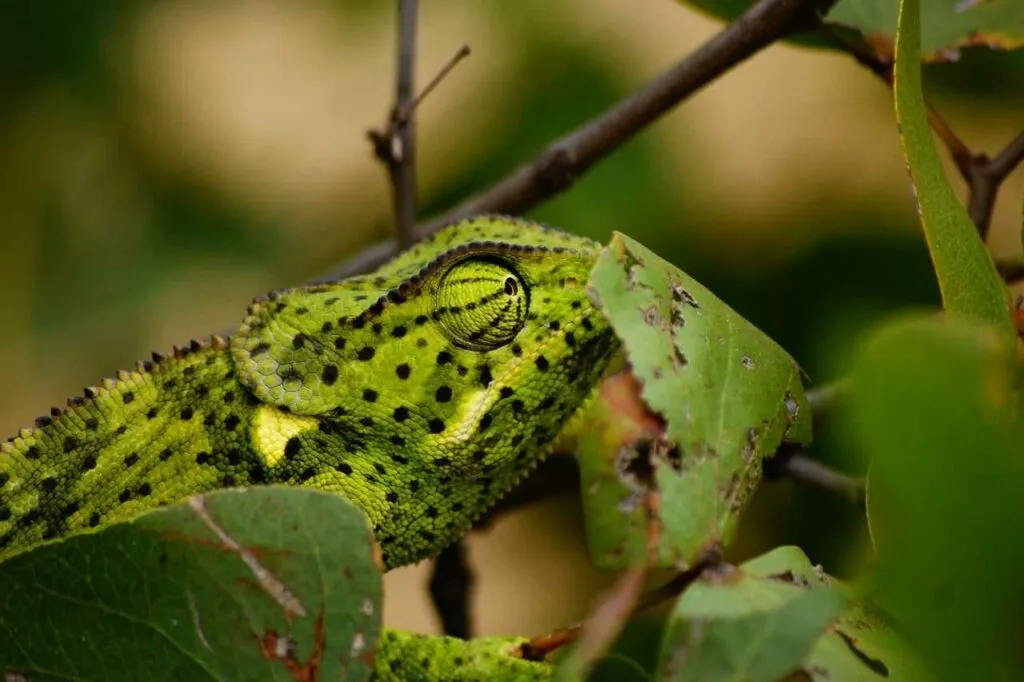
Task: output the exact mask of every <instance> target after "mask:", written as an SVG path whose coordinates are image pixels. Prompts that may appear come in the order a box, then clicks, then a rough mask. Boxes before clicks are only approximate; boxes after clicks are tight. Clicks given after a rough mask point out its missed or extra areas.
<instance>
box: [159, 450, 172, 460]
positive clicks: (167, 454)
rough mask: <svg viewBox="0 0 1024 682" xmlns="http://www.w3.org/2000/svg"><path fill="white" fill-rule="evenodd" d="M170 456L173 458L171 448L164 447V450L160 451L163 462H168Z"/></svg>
mask: <svg viewBox="0 0 1024 682" xmlns="http://www.w3.org/2000/svg"><path fill="white" fill-rule="evenodd" d="M170 458H171V449H170V448H164V451H163V452H161V453H160V461H161V462H166V461H167V460H168V459H170Z"/></svg>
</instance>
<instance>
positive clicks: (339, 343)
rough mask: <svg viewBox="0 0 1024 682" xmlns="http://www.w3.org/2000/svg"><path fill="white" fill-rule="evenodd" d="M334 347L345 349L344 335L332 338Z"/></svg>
mask: <svg viewBox="0 0 1024 682" xmlns="http://www.w3.org/2000/svg"><path fill="white" fill-rule="evenodd" d="M334 347H335V348H337V349H338V350H344V349H345V337H344V336H339V337H338V338H336V339H334Z"/></svg>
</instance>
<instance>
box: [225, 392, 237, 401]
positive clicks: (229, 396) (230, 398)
mask: <svg viewBox="0 0 1024 682" xmlns="http://www.w3.org/2000/svg"><path fill="white" fill-rule="evenodd" d="M234 399H235V394H234V392H232V391H228V392H227V393H225V394H224V402H226V403H230V402H232V401H234Z"/></svg>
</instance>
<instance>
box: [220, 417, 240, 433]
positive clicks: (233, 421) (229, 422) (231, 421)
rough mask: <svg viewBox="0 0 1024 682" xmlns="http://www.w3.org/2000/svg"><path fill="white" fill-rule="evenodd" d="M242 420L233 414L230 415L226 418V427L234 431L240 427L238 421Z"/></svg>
mask: <svg viewBox="0 0 1024 682" xmlns="http://www.w3.org/2000/svg"><path fill="white" fill-rule="evenodd" d="M240 421H241V420H240V419H239V418H238V417H237V416H236V415H233V414H230V415H228V418H227V419H225V420H224V428H225V429H227V430H228V431H234V430H235V429H236V428H237V427H238V423H239V422H240Z"/></svg>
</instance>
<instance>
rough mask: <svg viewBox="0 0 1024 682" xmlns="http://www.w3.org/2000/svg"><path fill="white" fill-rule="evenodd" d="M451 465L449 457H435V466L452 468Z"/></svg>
mask: <svg viewBox="0 0 1024 682" xmlns="http://www.w3.org/2000/svg"><path fill="white" fill-rule="evenodd" d="M451 465H452V460H451V459H450V458H448V457H435V458H434V466H439V467H450V466H451Z"/></svg>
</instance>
